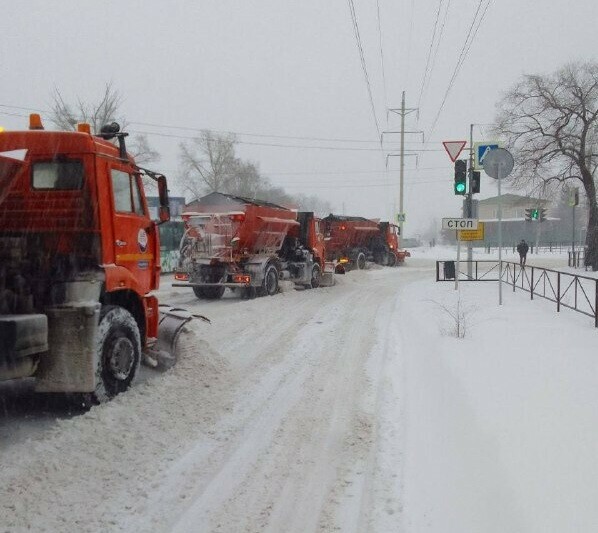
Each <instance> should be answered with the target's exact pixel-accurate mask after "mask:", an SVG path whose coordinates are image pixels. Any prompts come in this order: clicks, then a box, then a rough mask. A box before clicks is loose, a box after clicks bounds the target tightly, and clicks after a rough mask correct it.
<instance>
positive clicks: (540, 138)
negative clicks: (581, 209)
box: [497, 62, 598, 270]
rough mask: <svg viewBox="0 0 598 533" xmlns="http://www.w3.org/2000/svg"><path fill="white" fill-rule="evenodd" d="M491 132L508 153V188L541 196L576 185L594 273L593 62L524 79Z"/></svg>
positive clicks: (597, 129)
mask: <svg viewBox="0 0 598 533" xmlns="http://www.w3.org/2000/svg"><path fill="white" fill-rule="evenodd" d="M497 130H498V133H500V134H501V135H502V136H504V138H505V139H506V141H507V145H508V147H509V148H510V149H511V150H512V151H513V154H514V156H515V160H516V166H515V170H514V173H513V177H512V180H513V183H514V185H516V186H518V187H520V188H526V189H527V190H528V192H530V193H531V192H532V191H534V190H535V191H537V190H538V189H540V190H541V191H542V192H543V193H544V194H549V193H550V192H551V191H554V190H555V189H558V188H560V187H562V186H563V185H564V184H565V183H567V184H568V183H569V182H573V181H577V182H580V183H581V184H582V185H583V188H584V190H585V195H586V197H587V206H588V214H589V217H588V231H587V234H586V235H587V236H586V245H587V247H588V256H587V261H588V263H589V264H591V265H592V267H593V269H594V270H598V204H597V202H596V183H595V181H594V180H595V178H596V169H597V167H598V63H596V62H588V63H571V64H568V65H566V66H565V67H563V68H561V69H560V70H558V71H557V72H555V73H553V74H550V75H545V76H540V75H527V76H524V77H523V79H522V80H521V81H520V82H519V83H518V84H517V85H515V86H514V87H513V88H512V89H510V90H509V91H508V92H507V93H506V94H505V96H504V97H503V98H502V100H501V102H500V103H499V105H498V117H497Z"/></svg>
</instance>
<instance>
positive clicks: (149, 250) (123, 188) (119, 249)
mask: <svg viewBox="0 0 598 533" xmlns="http://www.w3.org/2000/svg"><path fill="white" fill-rule="evenodd" d="M110 182H111V187H112V200H113V206H114V219H113V220H114V222H113V227H114V230H113V231H114V259H115V261H114V262H115V264H116V265H118V266H122V267H124V268H126V269H127V270H129V271H130V272H131V273H132V274H133V277H134V278H135V279H136V280H137V283H138V287H137V289H138V290H139V292H141V293H146V292H149V291H150V290H151V289H152V280H153V270H154V262H155V260H156V253H155V250H154V246H155V239H154V238H153V235H150V233H149V232H150V231H155V228H154V226H153V224H152V222H151V220H150V218H149V215H148V213H147V207H146V205H145V203H144V201H143V194H142V190H143V189H142V185H141V176H139V175H138V174H134V173H133V172H131V169H130V168H127V167H126V166H124V165H123V166H118V165H116V164H115V165H112V166H111V168H110Z"/></svg>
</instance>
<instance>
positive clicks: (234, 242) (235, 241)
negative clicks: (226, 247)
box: [230, 237, 241, 248]
mask: <svg viewBox="0 0 598 533" xmlns="http://www.w3.org/2000/svg"><path fill="white" fill-rule="evenodd" d="M240 240H241V239H239V237H233V238H232V239H231V240H230V245H231V246H232V247H233V248H236V247H237V246H239V241H240Z"/></svg>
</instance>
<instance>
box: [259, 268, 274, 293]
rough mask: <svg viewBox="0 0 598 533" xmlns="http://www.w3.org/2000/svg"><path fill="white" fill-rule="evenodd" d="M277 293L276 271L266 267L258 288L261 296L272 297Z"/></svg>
mask: <svg viewBox="0 0 598 533" xmlns="http://www.w3.org/2000/svg"><path fill="white" fill-rule="evenodd" d="M277 292H278V269H277V268H276V267H275V266H274V265H268V266H267V267H266V272H265V274H264V281H263V283H262V286H261V287H260V293H261V294H260V295H261V296H274V295H275V294H276V293H277Z"/></svg>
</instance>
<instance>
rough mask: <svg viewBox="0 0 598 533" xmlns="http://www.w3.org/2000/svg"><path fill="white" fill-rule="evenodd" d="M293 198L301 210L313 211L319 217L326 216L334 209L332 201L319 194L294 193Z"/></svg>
mask: <svg viewBox="0 0 598 533" xmlns="http://www.w3.org/2000/svg"><path fill="white" fill-rule="evenodd" d="M293 199H294V201H295V203H296V204H297V207H298V209H299V210H300V211H312V212H313V213H315V215H316V216H318V217H325V216H326V215H328V214H329V213H332V212H333V211H334V209H333V208H332V205H331V204H330V202H328V201H327V200H323V199H322V198H319V197H318V196H313V195H312V196H308V195H305V194H302V193H299V194H295V195H293Z"/></svg>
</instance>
